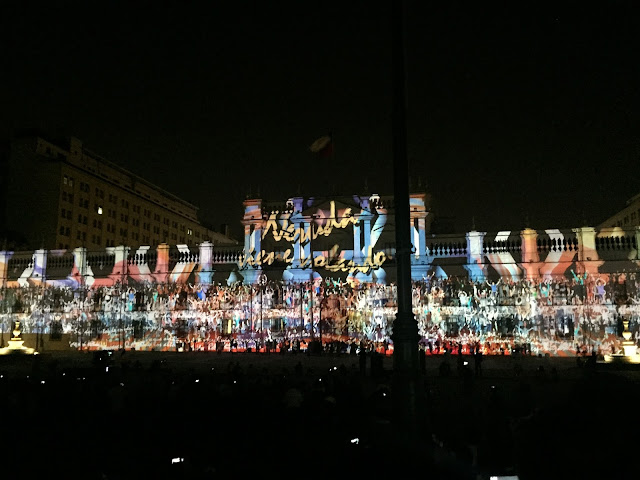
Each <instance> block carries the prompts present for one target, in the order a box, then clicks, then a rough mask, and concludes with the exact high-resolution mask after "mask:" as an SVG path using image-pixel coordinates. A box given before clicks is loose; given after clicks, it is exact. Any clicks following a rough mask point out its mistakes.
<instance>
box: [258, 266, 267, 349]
mask: <svg viewBox="0 0 640 480" xmlns="http://www.w3.org/2000/svg"><path fill="white" fill-rule="evenodd" d="M266 284H267V276H266V275H265V274H264V272H260V275H259V276H258V285H260V332H261V337H262V347H263V348H264V349H265V351H266V343H265V342H266V341H267V340H266V339H265V332H264V331H265V328H264V320H263V318H262V309H263V306H262V303H263V300H264V287H265V285H266Z"/></svg>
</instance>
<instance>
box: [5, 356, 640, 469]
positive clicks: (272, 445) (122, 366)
mask: <svg viewBox="0 0 640 480" xmlns="http://www.w3.org/2000/svg"><path fill="white" fill-rule="evenodd" d="M464 362H467V365H465V364H464ZM445 363H446V364H447V365H448V367H449V368H448V369H447V368H445V367H443V364H445ZM481 366H482V368H481V370H479V371H476V370H475V368H474V367H475V366H474V359H473V358H472V357H468V358H467V357H464V358H462V357H461V358H457V357H455V356H454V357H451V358H448V359H445V357H442V356H437V357H427V358H426V361H425V364H424V368H423V369H422V371H421V378H420V385H421V388H420V389H419V392H418V394H419V395H420V399H421V400H424V414H425V416H424V418H422V417H420V418H418V419H416V422H418V425H417V428H416V430H417V431H418V437H417V439H416V441H415V444H414V445H413V448H411V449H408V450H407V449H406V448H402V449H400V448H399V447H398V442H397V441H396V438H397V436H396V434H395V430H394V426H395V425H396V412H395V411H394V407H393V405H394V403H393V396H394V391H393V390H394V389H393V363H392V358H384V359H382V364H376V363H375V361H374V362H373V363H372V362H371V359H370V358H367V361H366V362H362V363H361V361H360V357H358V356H351V355H342V356H328V355H323V356H307V355H305V354H291V353H287V354H284V355H281V354H270V355H266V354H256V353H236V354H231V353H224V354H215V353H155V352H148V353H145V352H125V353H121V352H115V353H113V354H112V355H106V354H102V355H98V354H93V353H78V352H74V353H71V354H58V355H55V354H50V355H47V354H45V355H39V356H36V357H31V356H30V357H0V374H1V375H2V378H1V379H0V408H1V410H2V412H3V416H2V418H3V419H4V422H3V429H4V430H3V436H2V437H1V438H2V440H1V442H2V445H1V446H2V447H3V448H2V451H3V452H5V453H6V455H5V456H4V458H5V462H3V463H4V465H3V468H4V472H5V473H7V474H11V476H12V477H27V478H28V477H39V478H52V477H54V476H55V477H58V476H59V475H64V476H65V477H67V478H69V477H70V478H83V479H93V478H96V479H129V478H141V479H152V478H190V479H199V478H221V477H226V476H234V477H236V478H247V477H256V476H265V477H272V476H282V477H294V478H295V477H301V478H347V477H352V476H358V477H364V476H366V477H376V478H378V477H380V478H383V477H385V476H389V475H393V476H394V478H407V477H409V476H412V477H424V478H435V479H439V478H460V479H474V480H476V479H478V478H479V479H485V478H486V479H488V478H489V477H490V476H491V475H505V476H506V475H517V476H518V478H519V479H521V480H526V479H552V478H572V479H574V478H619V477H621V476H623V475H630V474H633V475H634V476H637V475H638V467H636V466H635V465H634V462H633V460H634V457H633V447H634V445H635V443H636V438H637V436H638V434H639V433H640V429H639V427H640V421H639V420H638V417H639V415H638V414H637V411H636V408H637V407H636V402H637V400H638V398H640V395H639V394H640V370H637V369H634V370H629V369H614V368H611V366H610V365H601V364H596V363H591V362H585V361H583V360H580V361H578V360H577V359H576V358H569V359H558V358H535V357H509V356H506V357H487V358H485V359H484V361H483V362H482V365H481ZM175 459H178V460H175Z"/></svg>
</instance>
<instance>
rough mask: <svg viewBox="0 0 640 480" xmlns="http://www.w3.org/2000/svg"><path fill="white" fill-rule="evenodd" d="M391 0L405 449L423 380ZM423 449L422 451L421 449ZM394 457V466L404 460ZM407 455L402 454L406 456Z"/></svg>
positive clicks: (416, 423)
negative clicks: (413, 289)
mask: <svg viewBox="0 0 640 480" xmlns="http://www.w3.org/2000/svg"><path fill="white" fill-rule="evenodd" d="M391 4H392V9H393V11H392V15H391V18H392V42H393V43H392V56H393V64H392V68H393V72H392V76H393V77H392V78H393V112H392V120H393V129H392V132H393V165H394V169H393V171H394V198H395V208H394V212H395V220H396V262H397V276H398V279H397V286H398V313H397V315H396V319H395V321H394V323H393V334H392V339H393V347H394V350H393V398H394V406H393V408H394V420H395V425H394V429H395V434H396V441H397V443H396V445H397V447H398V448H399V449H400V452H399V453H400V454H401V458H402V456H403V455H404V454H408V455H411V453H412V452H414V451H415V449H416V448H418V445H417V443H418V439H419V432H420V431H421V430H423V428H421V427H423V426H424V424H423V421H422V420H423V413H424V412H423V405H422V398H423V391H422V390H423V385H422V381H421V375H420V359H419V356H418V355H419V349H418V340H419V336H418V325H417V323H416V320H415V318H414V315H413V311H412V303H411V248H412V245H411V237H410V212H409V208H410V206H409V175H408V160H407V141H406V101H407V99H406V91H405V88H406V85H405V64H404V55H405V49H404V18H403V17H404V5H405V3H404V1H402V0H393V1H392V2H391ZM424 453H426V452H423V454H424ZM401 458H399V459H398V461H399V462H400V466H405V467H406V466H407V462H406V461H404V462H403V460H402V459H401ZM410 458H412V457H406V459H407V460H408V459H410Z"/></svg>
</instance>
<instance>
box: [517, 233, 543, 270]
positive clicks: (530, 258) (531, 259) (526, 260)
mask: <svg viewBox="0 0 640 480" xmlns="http://www.w3.org/2000/svg"><path fill="white" fill-rule="evenodd" d="M520 240H521V242H522V243H521V251H522V262H521V263H520V266H521V267H522V269H523V270H524V272H525V278H527V279H528V280H534V279H537V278H538V277H540V269H541V268H542V266H543V265H544V262H541V261H540V252H538V232H537V231H536V230H533V229H532V228H525V229H524V230H522V231H521V232H520Z"/></svg>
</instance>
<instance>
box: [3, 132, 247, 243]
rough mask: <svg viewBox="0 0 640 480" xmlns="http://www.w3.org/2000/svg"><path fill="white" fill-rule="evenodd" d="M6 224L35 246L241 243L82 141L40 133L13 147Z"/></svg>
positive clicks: (8, 180) (167, 193)
mask: <svg viewBox="0 0 640 480" xmlns="http://www.w3.org/2000/svg"><path fill="white" fill-rule="evenodd" d="M6 163H7V171H8V175H7V178H6V190H5V225H6V228H7V229H8V230H12V231H19V232H22V233H23V234H24V235H25V237H26V238H27V239H28V242H29V246H30V247H31V248H34V249H35V248H48V249H73V248H76V247H85V248H87V249H89V250H95V249H101V248H105V247H113V246H115V245H130V246H133V247H135V246H139V245H159V244H161V243H171V244H184V245H188V246H195V245H197V244H199V243H202V242H207V241H208V242H213V243H215V244H227V245H229V244H235V243H237V242H236V241H235V240H233V239H231V238H229V237H227V236H226V235H225V234H224V233H219V232H215V231H213V230H211V229H209V228H207V227H205V226H204V225H202V224H201V223H200V222H199V221H198V217H197V207H195V206H194V205H192V204H190V203H188V202H186V201H185V200H182V199H180V198H178V197H176V196H175V195H172V194H171V193H169V192H166V191H164V190H162V189H161V188H159V187H157V186H155V185H153V184H151V183H149V182H147V181H145V180H144V179H142V178H140V177H138V176H137V175H134V174H132V173H131V172H128V171H127V170H125V169H123V168H121V167H119V166H117V165H116V164H114V163H112V162H109V161H107V160H105V159H103V158H100V157H99V156H97V155H95V154H93V153H91V152H89V151H87V150H86V149H85V148H83V145H82V142H81V141H80V140H78V139H77V138H73V137H72V138H71V139H70V140H69V141H68V142H66V143H64V144H62V142H57V143H54V142H50V141H48V140H45V139H44V138H41V137H39V136H29V137H24V138H19V139H16V140H14V141H13V142H12V143H11V145H10V148H9V153H8V155H7V162H6Z"/></svg>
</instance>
